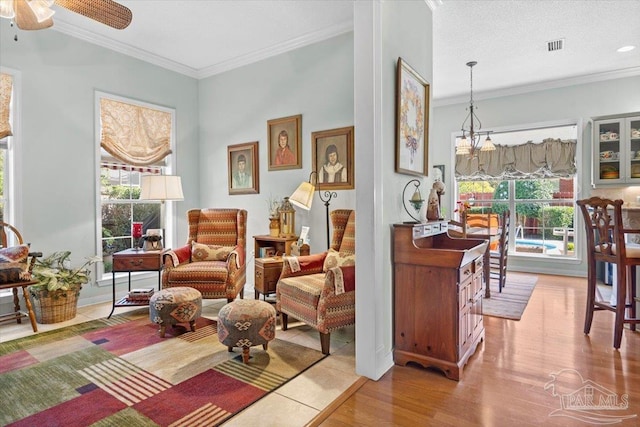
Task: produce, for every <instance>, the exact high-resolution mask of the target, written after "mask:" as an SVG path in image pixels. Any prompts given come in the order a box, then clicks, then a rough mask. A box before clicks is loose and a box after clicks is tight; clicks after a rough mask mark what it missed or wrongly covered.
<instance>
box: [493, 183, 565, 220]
mask: <svg viewBox="0 0 640 427" xmlns="http://www.w3.org/2000/svg"><path fill="white" fill-rule="evenodd" d="M515 184H516V194H515V199H516V200H527V199H551V198H553V191H554V190H555V188H554V184H553V183H552V182H551V181H549V180H531V181H530V180H523V181H516V182H515ZM508 197H509V182H508V181H502V182H500V184H499V185H498V186H497V187H496V189H495V191H494V193H493V198H494V199H496V200H506V199H508ZM543 207H544V206H543V204H542V203H517V204H516V214H517V215H518V216H522V217H528V218H537V219H541V215H542V209H543ZM507 208H508V206H507V205H506V204H501V203H500V204H499V203H495V204H494V212H496V213H501V212H502V211H503V210H506V209H507Z"/></svg>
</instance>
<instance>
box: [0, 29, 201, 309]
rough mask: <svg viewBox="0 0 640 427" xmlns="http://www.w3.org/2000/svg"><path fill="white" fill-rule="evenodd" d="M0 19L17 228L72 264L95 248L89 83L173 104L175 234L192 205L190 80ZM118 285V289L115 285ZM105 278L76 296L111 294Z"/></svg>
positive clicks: (194, 95)
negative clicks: (15, 75)
mask: <svg viewBox="0 0 640 427" xmlns="http://www.w3.org/2000/svg"><path fill="white" fill-rule="evenodd" d="M14 34H15V30H14V29H12V28H10V27H9V22H8V21H7V20H5V19H0V65H1V66H3V67H8V68H10V69H13V70H17V71H18V72H19V73H20V75H21V81H22V86H21V88H19V90H20V93H19V99H20V102H21V104H20V113H19V115H20V120H21V122H20V125H19V127H18V128H17V129H16V132H17V133H19V134H20V138H19V142H20V144H21V146H22V147H21V148H22V165H23V168H21V169H20V170H18V171H17V174H16V180H17V184H18V186H19V193H20V194H19V197H20V198H21V199H22V214H21V215H20V220H21V221H20V229H21V231H22V233H23V235H24V237H25V239H26V240H27V241H29V242H30V243H31V246H32V248H33V249H34V250H38V251H41V252H43V253H44V254H45V255H46V254H49V253H51V252H53V251H57V250H70V251H71V253H72V261H73V264H74V265H76V264H77V265H80V264H81V263H82V261H83V258H84V257H87V256H91V255H93V254H95V253H96V165H95V145H96V141H95V137H94V132H95V128H94V126H96V124H95V120H94V91H96V90H100V91H104V92H108V93H112V94H116V95H121V96H125V97H129V98H133V99H137V100H140V101H145V102H149V103H153V104H158V105H162V106H166V107H171V108H175V109H176V110H177V114H176V128H177V146H178V150H177V151H178V153H177V171H176V173H177V174H179V175H180V176H182V183H183V186H184V193H185V201H184V202H179V203H177V211H178V218H179V222H178V227H177V228H178V241H180V242H183V241H185V240H186V232H187V226H186V219H185V218H184V217H185V215H184V212H185V211H186V209H188V208H190V207H195V206H198V205H199V197H200V188H199V179H198V178H199V176H198V166H199V165H198V149H199V147H198V143H199V135H198V83H197V81H196V80H195V79H192V78H190V77H186V76H184V75H181V74H178V73H175V72H172V71H168V70H165V69H163V68H159V67H157V66H154V65H151V64H149V63H146V62H143V61H140V60H137V59H133V58H132V57H129V56H126V55H122V54H120V53H116V52H114V51H111V50H109V49H105V48H102V47H98V46H96V45H94V44H91V43H88V42H84V41H81V40H79V39H77V38H73V37H70V36H67V35H65V34H62V33H60V32H57V31H54V30H42V31H32V32H29V31H19V32H18V36H19V40H18V41H17V42H15V41H13V36H14ZM119 289H123V290H124V289H125V288H124V287H120V288H119ZM110 293H111V286H110V281H108V283H104V284H103V286H102V287H98V286H96V285H95V284H90V285H85V287H84V289H83V291H82V293H81V294H80V304H81V305H84V304H87V303H89V302H95V301H100V300H101V301H105V300H109V299H110V298H111V297H110Z"/></svg>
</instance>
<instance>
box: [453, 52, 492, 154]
mask: <svg viewBox="0 0 640 427" xmlns="http://www.w3.org/2000/svg"><path fill="white" fill-rule="evenodd" d="M476 64H477V62H476V61H470V62H467V66H468V67H469V72H470V76H471V91H470V93H471V98H470V100H469V114H467V117H465V119H464V121H463V122H462V129H461V130H462V137H461V138H460V142H458V145H457V146H456V155H464V154H468V155H469V157H474V156H477V155H478V153H477V152H478V150H480V151H493V150H495V149H496V146H495V145H493V141H491V138H490V137H489V133H490V132H489V131H485V132H480V129H481V128H482V123H481V122H480V119H479V118H478V116H476V113H475V112H474V111H473V110H474V107H473V66H474V65H476ZM475 121H477V122H478V128H477V129H474V127H473V125H474V122H475ZM467 122H469V127H468V128H465V126H466V125H467ZM483 134H485V135H486V136H487V138H486V139H485V140H484V143H481V142H480V140H481V139H482V136H483ZM467 135H468V138H467Z"/></svg>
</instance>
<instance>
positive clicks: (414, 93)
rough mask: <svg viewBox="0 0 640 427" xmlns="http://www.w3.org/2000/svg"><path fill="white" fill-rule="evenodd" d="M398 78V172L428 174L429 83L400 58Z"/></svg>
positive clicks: (397, 71)
mask: <svg viewBox="0 0 640 427" xmlns="http://www.w3.org/2000/svg"><path fill="white" fill-rule="evenodd" d="M396 77H397V80H396V172H398V173H403V174H407V175H418V176H423V175H425V176H426V175H428V172H427V167H428V165H429V96H430V93H429V92H430V90H429V83H427V81H426V80H425V79H423V78H422V77H421V76H420V74H418V73H417V72H416V71H415V70H414V69H413V68H411V66H409V64H407V63H406V62H405V61H404V60H403V59H402V58H398V68H397V70H396Z"/></svg>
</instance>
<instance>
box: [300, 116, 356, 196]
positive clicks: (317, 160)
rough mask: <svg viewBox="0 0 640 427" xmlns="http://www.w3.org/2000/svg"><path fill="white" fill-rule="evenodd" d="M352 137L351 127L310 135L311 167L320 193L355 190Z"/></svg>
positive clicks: (352, 130)
mask: <svg viewBox="0 0 640 427" xmlns="http://www.w3.org/2000/svg"><path fill="white" fill-rule="evenodd" d="M354 136H355V133H354V127H353V126H349V127H344V128H337V129H330V130H323V131H318V132H313V133H312V134H311V147H312V148H311V149H312V155H313V158H312V167H313V170H314V171H316V172H317V173H318V175H317V176H316V181H315V182H316V183H317V185H319V188H320V191H324V190H351V189H354V188H355V182H354V176H355V174H354V158H355V151H354V147H355V144H354Z"/></svg>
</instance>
